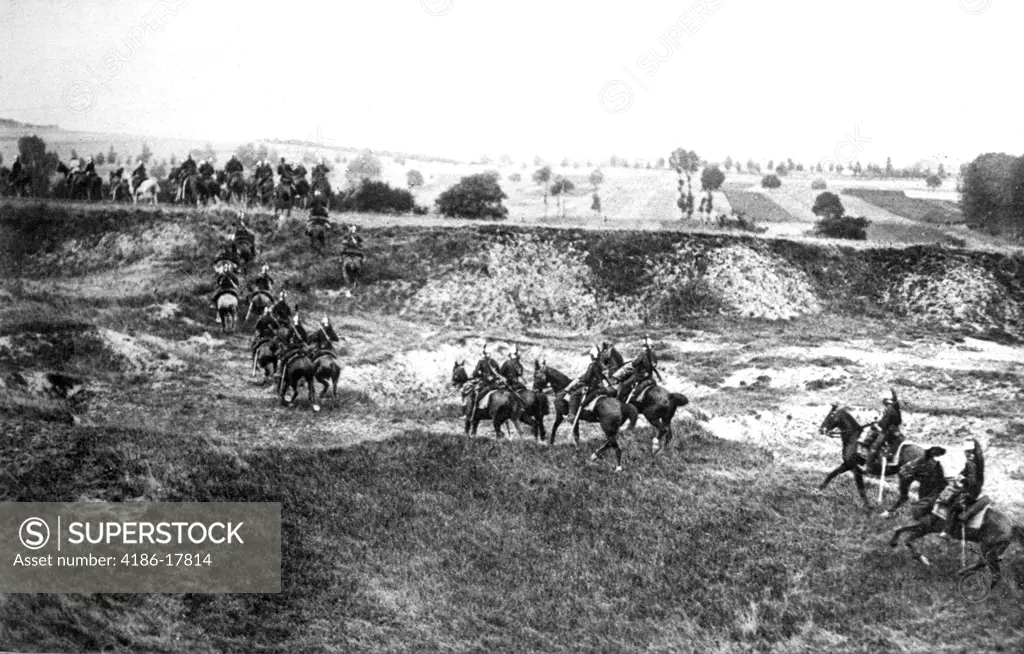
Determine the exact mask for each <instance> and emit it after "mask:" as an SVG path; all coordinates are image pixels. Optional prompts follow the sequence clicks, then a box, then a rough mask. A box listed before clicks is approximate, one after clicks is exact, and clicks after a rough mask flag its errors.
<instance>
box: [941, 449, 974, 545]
mask: <svg viewBox="0 0 1024 654" xmlns="http://www.w3.org/2000/svg"><path fill="white" fill-rule="evenodd" d="M964 456H965V457H966V461H965V462H964V468H963V470H961V471H960V474H959V475H957V478H956V481H955V482H953V483H952V484H950V485H949V486H948V487H946V489H945V490H944V491H942V494H941V495H939V499H938V500H937V501H936V505H937V508H938V509H939V511H940V512H941V513H946V514H948V518H947V520H946V529H945V531H943V532H942V534H941V536H942V537H943V538H949V537H950V536H952V535H953V533H954V530H955V528H956V527H958V526H959V524H960V516H962V515H964V514H965V513H966V512H967V510H968V509H969V508H970V507H971V505H972V504H973V503H974V501H975V500H977V499H978V497H979V496H980V495H981V489H982V487H983V486H984V485H985V457H984V455H983V454H982V451H981V443H979V442H978V441H977V439H974V438H965V439H964Z"/></svg>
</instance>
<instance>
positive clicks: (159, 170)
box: [149, 159, 167, 179]
mask: <svg viewBox="0 0 1024 654" xmlns="http://www.w3.org/2000/svg"><path fill="white" fill-rule="evenodd" d="M149 174H150V176H151V177H154V178H157V179H161V178H164V177H167V161H166V160H164V159H161V160H160V161H159V162H157V163H155V164H153V167H152V168H151V169H150V171H149Z"/></svg>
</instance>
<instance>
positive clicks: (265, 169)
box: [255, 159, 274, 183]
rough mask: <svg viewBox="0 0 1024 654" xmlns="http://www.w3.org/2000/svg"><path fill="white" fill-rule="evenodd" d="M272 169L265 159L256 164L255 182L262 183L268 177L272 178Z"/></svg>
mask: <svg viewBox="0 0 1024 654" xmlns="http://www.w3.org/2000/svg"><path fill="white" fill-rule="evenodd" d="M273 176H274V169H273V168H271V167H270V162H268V161H267V160H265V159H260V160H259V162H258V163H257V164H256V170H255V177H256V182H257V183H260V182H264V181H266V180H267V178H268V177H270V178H273Z"/></svg>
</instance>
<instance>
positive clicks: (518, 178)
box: [508, 173, 523, 184]
mask: <svg viewBox="0 0 1024 654" xmlns="http://www.w3.org/2000/svg"><path fill="white" fill-rule="evenodd" d="M508 181H510V182H515V183H516V184H518V183H519V182H521V181H523V176H522V175H520V174H519V173H512V174H511V175H509V176H508Z"/></svg>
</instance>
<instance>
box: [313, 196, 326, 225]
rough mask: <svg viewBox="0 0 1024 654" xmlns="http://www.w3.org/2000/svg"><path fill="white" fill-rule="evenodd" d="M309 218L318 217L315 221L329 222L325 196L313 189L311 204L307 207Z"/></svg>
mask: <svg viewBox="0 0 1024 654" xmlns="http://www.w3.org/2000/svg"><path fill="white" fill-rule="evenodd" d="M309 215H310V216H312V218H311V220H313V219H319V220H318V221H317V222H325V223H327V222H329V221H328V220H327V198H325V197H324V195H323V193H321V192H320V191H313V204H312V205H311V206H310V207H309Z"/></svg>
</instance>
